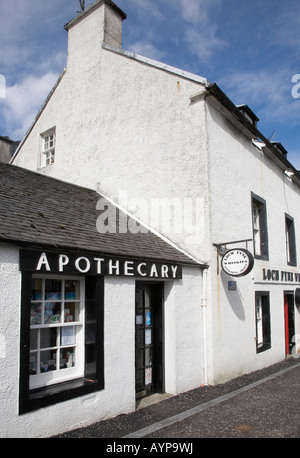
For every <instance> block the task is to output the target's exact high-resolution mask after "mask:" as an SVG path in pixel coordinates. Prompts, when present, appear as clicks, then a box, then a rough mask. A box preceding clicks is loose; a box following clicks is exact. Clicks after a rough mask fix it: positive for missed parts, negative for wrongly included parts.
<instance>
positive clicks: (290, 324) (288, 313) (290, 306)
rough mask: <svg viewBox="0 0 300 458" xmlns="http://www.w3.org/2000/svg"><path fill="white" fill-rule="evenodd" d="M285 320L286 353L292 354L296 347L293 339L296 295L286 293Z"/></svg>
mask: <svg viewBox="0 0 300 458" xmlns="http://www.w3.org/2000/svg"><path fill="white" fill-rule="evenodd" d="M284 320H285V353H286V355H291V354H292V348H293V346H294V345H295V343H294V342H293V337H294V336H295V311H294V293H285V295H284Z"/></svg>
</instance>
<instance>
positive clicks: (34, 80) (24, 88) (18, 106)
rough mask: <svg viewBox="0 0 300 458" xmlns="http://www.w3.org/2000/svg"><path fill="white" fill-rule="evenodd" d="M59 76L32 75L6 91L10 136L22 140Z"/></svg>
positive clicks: (5, 117) (5, 106)
mask: <svg viewBox="0 0 300 458" xmlns="http://www.w3.org/2000/svg"><path fill="white" fill-rule="evenodd" d="M58 76H59V75H58V74H55V73H53V72H48V73H45V74H44V75H43V76H41V77H39V76H36V75H31V76H27V77H25V78H24V79H23V80H22V81H20V82H19V83H17V84H15V85H14V86H12V87H7V89H6V100H5V105H4V108H3V117H4V120H5V123H6V126H7V131H8V132H9V135H10V136H11V137H12V138H13V139H15V140H20V139H22V137H23V136H24V134H25V133H26V131H27V129H28V128H29V127H30V125H31V124H32V122H33V121H34V119H35V117H36V115H37V113H38V111H39V109H40V108H41V106H42V104H43V102H44V101H45V99H46V97H47V96H48V94H49V92H50V91H51V89H52V87H53V86H54V84H55V82H56V81H57V78H58Z"/></svg>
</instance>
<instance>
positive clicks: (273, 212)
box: [207, 101, 300, 383]
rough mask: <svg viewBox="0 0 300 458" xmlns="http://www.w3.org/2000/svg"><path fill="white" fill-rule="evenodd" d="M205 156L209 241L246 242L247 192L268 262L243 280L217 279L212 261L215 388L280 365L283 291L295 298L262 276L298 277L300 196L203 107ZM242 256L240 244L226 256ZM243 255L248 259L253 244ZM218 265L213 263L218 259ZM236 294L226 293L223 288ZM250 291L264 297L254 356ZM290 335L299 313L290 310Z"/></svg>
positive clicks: (215, 110) (246, 137) (216, 113)
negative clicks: (291, 239) (263, 233)
mask: <svg viewBox="0 0 300 458" xmlns="http://www.w3.org/2000/svg"><path fill="white" fill-rule="evenodd" d="M207 119H208V132H209V149H210V164H209V174H210V189H211V241H212V243H223V242H229V241H236V240H243V239H252V237H253V235H252V213H251V192H253V193H255V194H256V195H258V196H260V197H261V198H263V199H265V200H266V206H267V221H268V240H269V261H261V260H257V259H256V260H255V266H254V269H253V271H252V272H251V273H250V274H249V275H247V276H246V277H243V278H231V277H229V276H228V275H226V274H225V273H224V272H222V270H221V266H220V264H219V268H220V271H219V275H218V274H217V253H216V249H215V255H214V256H212V267H211V272H212V277H211V280H212V282H211V294H212V303H211V310H210V311H211V315H210V317H211V321H210V326H211V327H212V329H213V333H214V339H213V342H212V345H213V347H214V351H213V370H212V375H211V382H218V383H219V382H222V381H225V380H228V379H230V378H233V377H235V376H239V375H242V374H243V373H247V372H251V371H254V370H257V369H261V368H263V367H266V366H269V365H271V364H274V363H276V362H278V361H282V360H283V359H284V358H285V333H284V291H295V288H297V287H300V284H299V283H298V284H297V283H295V282H279V284H274V282H273V283H272V282H266V281H263V279H262V269H263V268H266V269H278V270H283V271H289V272H298V273H299V272H300V260H299V247H300V215H299V202H300V189H299V187H298V186H297V185H296V184H294V183H292V182H291V181H290V180H289V179H288V178H287V177H286V176H285V174H284V169H283V170H281V169H280V168H279V167H277V166H276V165H275V164H274V162H273V161H271V160H270V158H269V157H268V156H267V155H266V154H265V153H262V152H260V151H259V150H258V149H256V148H255V147H254V146H253V144H252V142H251V140H252V138H253V137H252V136H251V135H250V134H249V133H246V131H244V133H242V132H241V130H240V128H239V129H238V128H237V127H236V126H235V124H234V120H233V118H232V117H231V116H230V115H229V114H227V113H226V110H225V109H220V107H218V105H216V103H215V102H212V101H210V103H208V116H207ZM285 213H287V214H289V215H290V216H292V217H293V218H294V219H295V227H296V237H297V240H296V245H297V247H298V267H291V266H288V265H287V259H286V249H285V246H286V245H285V243H286V241H285ZM239 246H240V247H243V248H245V247H246V245H245V243H241V244H239V245H228V246H227V247H228V248H234V247H239ZM248 249H249V250H250V251H251V252H253V245H252V242H250V243H249V244H248ZM219 262H220V258H219ZM229 280H235V281H237V290H236V291H229V290H228V281H229ZM255 291H270V315H271V349H269V350H267V351H264V352H262V353H259V354H257V353H256V341H255V337H256V325H255ZM295 324H296V329H295V331H296V333H298V334H299V332H300V328H299V312H298V310H297V308H296V307H295Z"/></svg>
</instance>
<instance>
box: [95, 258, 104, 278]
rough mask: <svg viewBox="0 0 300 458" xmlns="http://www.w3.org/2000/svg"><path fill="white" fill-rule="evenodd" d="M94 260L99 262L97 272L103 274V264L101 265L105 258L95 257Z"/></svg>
mask: <svg viewBox="0 0 300 458" xmlns="http://www.w3.org/2000/svg"><path fill="white" fill-rule="evenodd" d="M94 261H96V262H97V274H101V273H102V271H101V269H102V266H101V263H102V262H104V259H103V258H94Z"/></svg>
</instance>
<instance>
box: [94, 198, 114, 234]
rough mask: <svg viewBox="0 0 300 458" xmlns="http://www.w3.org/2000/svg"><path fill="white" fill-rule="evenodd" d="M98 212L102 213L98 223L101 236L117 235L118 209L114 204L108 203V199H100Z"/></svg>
mask: <svg viewBox="0 0 300 458" xmlns="http://www.w3.org/2000/svg"><path fill="white" fill-rule="evenodd" d="M96 210H99V211H101V212H102V213H101V215H100V216H98V218H97V221H96V228H97V231H98V232H99V233H100V234H106V233H107V232H109V233H110V234H115V233H116V232H117V209H116V207H115V206H114V205H113V204H110V203H109V202H107V200H106V199H103V198H102V199H99V200H98V202H97V205H96Z"/></svg>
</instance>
